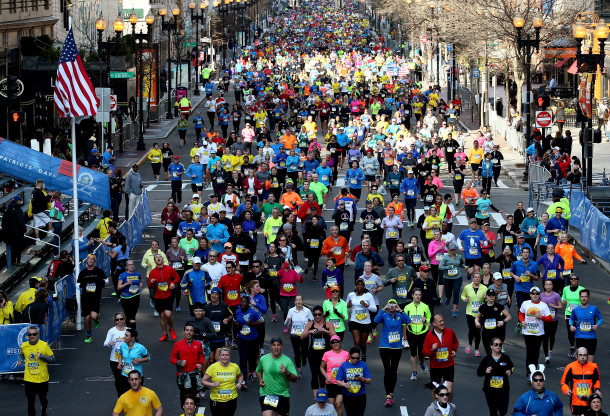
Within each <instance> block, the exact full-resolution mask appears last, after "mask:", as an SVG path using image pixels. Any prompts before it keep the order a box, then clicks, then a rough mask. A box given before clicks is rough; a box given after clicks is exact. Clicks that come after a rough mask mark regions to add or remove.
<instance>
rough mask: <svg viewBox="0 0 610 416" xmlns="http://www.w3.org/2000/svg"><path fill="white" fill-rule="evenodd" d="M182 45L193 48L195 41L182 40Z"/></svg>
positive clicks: (195, 44)
mask: <svg viewBox="0 0 610 416" xmlns="http://www.w3.org/2000/svg"><path fill="white" fill-rule="evenodd" d="M182 46H187V47H189V48H194V47H195V46H197V43H195V42H184V43H183V44H182Z"/></svg>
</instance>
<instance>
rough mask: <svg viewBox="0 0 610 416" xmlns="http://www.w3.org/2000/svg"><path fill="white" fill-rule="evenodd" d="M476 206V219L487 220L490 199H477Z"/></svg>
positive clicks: (490, 203)
mask: <svg viewBox="0 0 610 416" xmlns="http://www.w3.org/2000/svg"><path fill="white" fill-rule="evenodd" d="M476 205H477V213H476V214H475V216H476V217H477V218H481V219H487V218H489V207H491V205H492V202H491V199H489V198H485V199H483V198H479V199H477V203H476Z"/></svg>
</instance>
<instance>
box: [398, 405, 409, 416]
mask: <svg viewBox="0 0 610 416" xmlns="http://www.w3.org/2000/svg"><path fill="white" fill-rule="evenodd" d="M400 416H409V411H408V410H407V406H400Z"/></svg>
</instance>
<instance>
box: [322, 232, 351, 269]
mask: <svg viewBox="0 0 610 416" xmlns="http://www.w3.org/2000/svg"><path fill="white" fill-rule="evenodd" d="M348 253H349V246H348V245H347V240H346V239H345V238H344V237H343V236H340V235H339V236H337V241H336V242H335V240H334V239H333V237H332V236H330V237H328V238H327V239H326V240H324V244H322V253H321V254H322V255H323V256H327V257H328V258H330V257H334V259H335V260H337V265H340V264H344V263H345V255H346V254H348Z"/></svg>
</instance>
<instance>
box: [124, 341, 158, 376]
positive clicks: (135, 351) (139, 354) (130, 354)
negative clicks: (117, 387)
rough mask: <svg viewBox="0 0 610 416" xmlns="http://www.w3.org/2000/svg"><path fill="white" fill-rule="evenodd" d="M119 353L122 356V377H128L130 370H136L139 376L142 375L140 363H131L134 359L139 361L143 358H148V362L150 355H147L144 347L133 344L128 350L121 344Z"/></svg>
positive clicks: (126, 346) (125, 345) (127, 347)
mask: <svg viewBox="0 0 610 416" xmlns="http://www.w3.org/2000/svg"><path fill="white" fill-rule="evenodd" d="M119 353H120V354H121V355H122V356H123V370H122V371H121V374H122V375H123V376H125V377H129V372H130V371H131V370H138V371H139V372H140V375H142V376H143V375H144V371H142V363H138V364H134V363H133V359H134V358H137V359H141V358H144V357H148V361H149V362H150V359H151V358H150V355H149V354H148V350H147V349H146V347H145V346H144V345H142V344H138V343H137V342H134V344H133V347H132V348H131V349H130V348H129V346H128V345H127V343H126V342H125V343H123V344H121V347H120V348H119Z"/></svg>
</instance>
